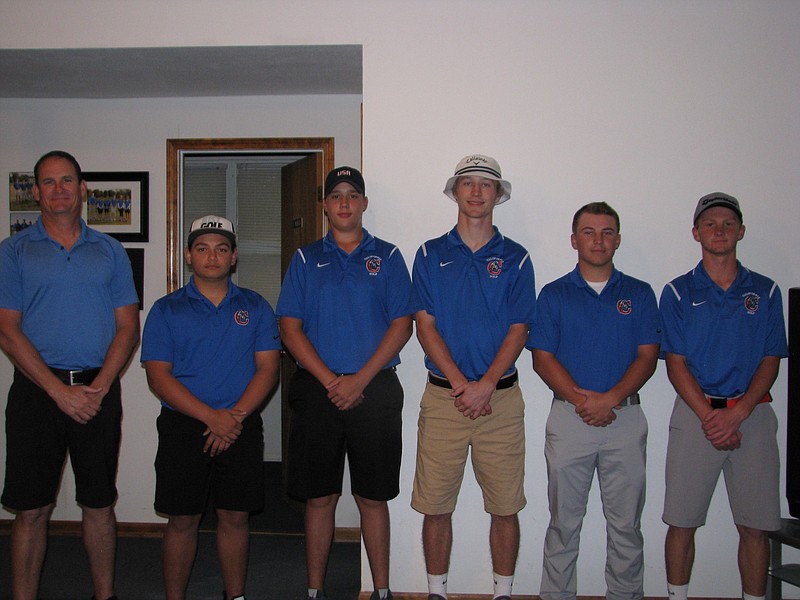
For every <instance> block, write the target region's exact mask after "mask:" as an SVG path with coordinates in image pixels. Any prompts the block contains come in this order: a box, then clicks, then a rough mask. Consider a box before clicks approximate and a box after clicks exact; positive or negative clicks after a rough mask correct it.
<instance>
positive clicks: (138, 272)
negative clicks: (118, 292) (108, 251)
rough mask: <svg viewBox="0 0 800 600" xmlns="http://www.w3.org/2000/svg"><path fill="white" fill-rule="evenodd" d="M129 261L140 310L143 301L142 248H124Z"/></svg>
mask: <svg viewBox="0 0 800 600" xmlns="http://www.w3.org/2000/svg"><path fill="white" fill-rule="evenodd" d="M125 252H127V253H128V258H129V259H130V261H131V269H132V270H133V285H134V286H136V293H137V294H138V296H139V310H142V306H143V301H144V248H125Z"/></svg>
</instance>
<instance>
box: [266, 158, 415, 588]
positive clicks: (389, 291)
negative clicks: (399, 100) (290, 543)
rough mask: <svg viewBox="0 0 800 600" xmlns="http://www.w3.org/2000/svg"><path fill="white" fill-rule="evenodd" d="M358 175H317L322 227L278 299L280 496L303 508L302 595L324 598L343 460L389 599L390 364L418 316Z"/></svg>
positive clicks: (395, 391) (393, 491)
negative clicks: (293, 369) (285, 414)
mask: <svg viewBox="0 0 800 600" xmlns="http://www.w3.org/2000/svg"><path fill="white" fill-rule="evenodd" d="M364 191H365V190H364V179H363V177H362V176H361V173H359V172H358V170H356V169H354V168H352V167H339V168H337V169H334V170H332V171H331V172H330V173H328V175H327V177H326V179H325V200H324V204H323V205H324V208H325V213H326V214H327V216H328V223H329V224H330V231H329V232H328V234H327V235H326V236H325V237H324V238H323V239H321V240H318V241H317V242H315V243H313V244H311V245H310V246H307V247H305V248H302V249H300V250H298V251H297V252H296V253H295V255H294V257H293V258H292V261H291V263H290V265H289V269H288V271H287V273H286V277H285V278H284V282H283V288H282V289H281V295H280V298H279V299H278V315H279V316H280V326H281V335H282V338H283V341H284V343H285V345H286V347H287V348H288V349H289V351H290V352H291V354H292V355H293V357H294V358H295V360H296V361H297V365H298V367H299V368H298V370H297V373H296V374H295V375H294V376H293V378H292V381H291V383H290V384H289V405H290V407H291V410H292V415H291V426H290V433H289V449H288V463H289V467H288V470H289V473H288V484H287V489H288V493H289V494H290V495H291V496H293V497H295V498H298V499H301V500H305V501H306V517H305V529H306V549H307V550H306V558H307V568H308V597H309V598H324V597H325V595H324V591H323V590H324V584H325V572H326V568H327V562H328V553H329V551H330V545H331V541H332V538H333V531H334V517H335V511H336V504H337V502H338V500H339V497H340V496H341V493H342V476H343V471H344V460H345V456H347V460H348V462H349V466H350V478H351V489H352V491H353V495H354V497H355V500H356V505H357V506H358V509H359V512H360V514H361V531H362V534H363V537H364V545H365V547H366V550H367V556H368V558H369V563H370V568H371V569H372V579H373V583H374V586H375V591H374V592H373V594H372V600H377V599H379V598H380V599H385V598H391V597H392V594H391V592H390V591H389V510H388V505H387V501H388V500H391V499H392V498H394V497H395V496H397V494H398V493H399V491H400V455H401V449H402V421H401V418H402V415H401V413H402V408H403V389H402V388H401V386H400V382H399V380H398V379H397V375H396V373H395V371H394V367H395V366H396V365H397V364H398V363H399V362H400V358H399V356H398V353H399V352H400V350H401V348H402V347H403V346H404V345H405V343H406V342H407V341H408V339H409V338H410V337H411V331H412V317H411V315H412V314H413V313H414V311H415V310H416V308H417V307H416V302H415V300H414V295H413V291H412V288H411V280H410V278H409V275H408V269H407V267H406V264H405V261H404V260H403V257H402V255H401V254H400V251H399V250H398V249H397V247H396V246H394V245H392V244H389V243H387V242H385V241H383V240H380V239H378V238H376V237H374V236H372V235H371V234H370V233H369V232H368V231H367V230H366V229H364V227H363V224H362V217H363V214H364V211H365V210H366V209H367V205H368V203H369V200H368V198H367V197H366V196H365V195H364Z"/></svg>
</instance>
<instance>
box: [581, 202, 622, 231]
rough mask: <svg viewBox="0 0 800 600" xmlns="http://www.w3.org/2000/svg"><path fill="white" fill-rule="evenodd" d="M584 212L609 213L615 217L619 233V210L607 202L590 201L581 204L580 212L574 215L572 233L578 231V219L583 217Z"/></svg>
mask: <svg viewBox="0 0 800 600" xmlns="http://www.w3.org/2000/svg"><path fill="white" fill-rule="evenodd" d="M583 213H589V214H590V215H608V216H609V217H614V221H615V222H616V224H617V233H619V215H618V214H617V211H615V210H614V209H613V208H611V207H610V206H609V205H608V204H606V203H605V202H590V203H589V204H586V205H584V206H581V207H580V208H579V209H578V212H576V213H575V216H574V217H572V233H578V219H580V218H581V215H582V214H583Z"/></svg>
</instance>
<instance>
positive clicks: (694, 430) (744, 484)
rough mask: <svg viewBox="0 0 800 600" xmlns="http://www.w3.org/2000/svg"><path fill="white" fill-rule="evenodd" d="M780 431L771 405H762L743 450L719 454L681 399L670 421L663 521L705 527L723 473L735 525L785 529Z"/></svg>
mask: <svg viewBox="0 0 800 600" xmlns="http://www.w3.org/2000/svg"><path fill="white" fill-rule="evenodd" d="M777 428H778V420H777V418H776V417H775V412H774V411H773V410H772V406H770V405H769V404H759V405H757V406H756V407H755V409H754V410H753V412H752V413H751V414H750V416H749V417H748V418H747V419H745V420H744V422H743V423H742V425H741V427H740V428H739V430H740V431H741V432H742V445H741V447H740V448H738V449H736V450H732V451H730V452H725V451H720V450H717V449H715V448H714V447H713V446H712V445H711V442H709V441H708V440H707V439H706V438H705V435H704V434H703V429H702V427H701V424H700V420H699V419H698V418H697V415H696V414H695V413H694V411H692V409H691V408H689V405H688V404H686V402H684V401H683V399H682V398H681V397H680V396H678V398H676V400H675V407H674V408H673V410H672V418H671V419H670V422H669V443H668V446H667V471H666V479H667V486H666V492H665V496H664V515H663V519H664V522H665V523H667V524H668V525H673V526H674V527H687V528H694V527H700V526H701V525H704V524H705V522H706V515H707V513H708V507H709V504H710V503H711V496H712V495H713V494H714V488H716V486H717V480H718V479H719V474H720V471H721V472H722V473H723V474H724V475H725V487H726V489H727V491H728V500H729V502H730V506H731V512H732V513H733V521H734V523H736V524H737V525H744V526H745V527H750V528H752V529H760V530H762V531H774V530H776V529H780V527H781V512H780V493H779V491H778V486H779V477H780V463H779V457H778V442H777V440H776V438H775V433H776V431H777Z"/></svg>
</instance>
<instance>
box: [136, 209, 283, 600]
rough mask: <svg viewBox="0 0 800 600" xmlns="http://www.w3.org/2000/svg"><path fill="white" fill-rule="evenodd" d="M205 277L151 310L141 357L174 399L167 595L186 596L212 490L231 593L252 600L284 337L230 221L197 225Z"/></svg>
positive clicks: (193, 235) (163, 494) (160, 465)
mask: <svg viewBox="0 0 800 600" xmlns="http://www.w3.org/2000/svg"><path fill="white" fill-rule="evenodd" d="M184 257H185V258H186V262H187V263H188V264H189V265H190V266H191V267H192V269H193V271H194V274H193V275H192V278H191V280H190V281H189V283H188V284H187V285H186V286H184V287H183V288H181V289H179V290H177V291H175V292H173V293H172V294H169V295H167V296H165V297H163V298H161V299H160V300H158V301H157V302H156V303H155V304H154V305H153V308H152V309H151V310H150V313H149V314H148V316H147V322H146V323H145V327H144V333H143V335H142V354H141V360H142V363H143V364H144V367H145V370H146V372H147V381H148V383H149V384H150V387H151V388H152V390H153V391H154V392H155V393H156V395H157V396H158V397H159V398H160V399H161V403H162V405H163V407H162V409H161V415H160V416H159V417H158V453H157V455H156V501H155V509H156V511H157V512H159V513H163V514H166V515H168V521H167V525H166V528H165V530H164V540H163V564H164V587H165V592H166V599H167V600H184V599H185V597H186V587H187V585H188V582H189V576H190V574H191V571H192V563H193V562H194V556H195V553H196V550H197V530H198V526H199V524H200V519H201V517H202V515H203V512H204V511H205V506H206V502H207V499H208V498H209V496H210V497H211V499H212V502H213V504H214V507H215V510H216V513H217V521H218V525H217V546H218V551H219V558H220V566H221V570H222V580H223V583H224V585H225V591H224V594H225V596H224V599H225V600H244V588H245V583H246V579H247V557H248V540H249V525H248V517H249V513H250V512H253V511H257V510H261V509H262V508H263V506H264V469H263V448H264V437H263V431H262V423H261V414H260V412H259V410H260V408H261V406H262V405H263V403H264V401H265V400H266V397H267V394H268V393H269V391H270V390H271V389H272V388H273V387H274V385H275V383H276V382H277V380H278V365H279V361H280V348H281V345H280V339H279V335H278V326H277V322H276V320H275V314H274V313H273V311H272V308H271V307H270V305H269V304H268V303H267V301H266V300H264V298H262V297H261V296H260V295H259V294H257V293H256V292H254V291H252V290H248V289H244V288H240V287H239V286H237V285H235V284H234V283H233V282H232V281H231V280H230V273H231V269H232V268H233V267H234V265H235V264H236V261H237V258H238V254H237V250H236V234H235V231H234V228H233V224H232V223H231V222H230V221H229V220H228V219H225V218H223V217H218V216H215V215H208V216H206V217H201V218H200V219H197V220H195V221H194V222H193V223H192V226H191V229H190V231H189V238H188V243H187V248H186V249H185V251H184Z"/></svg>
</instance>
